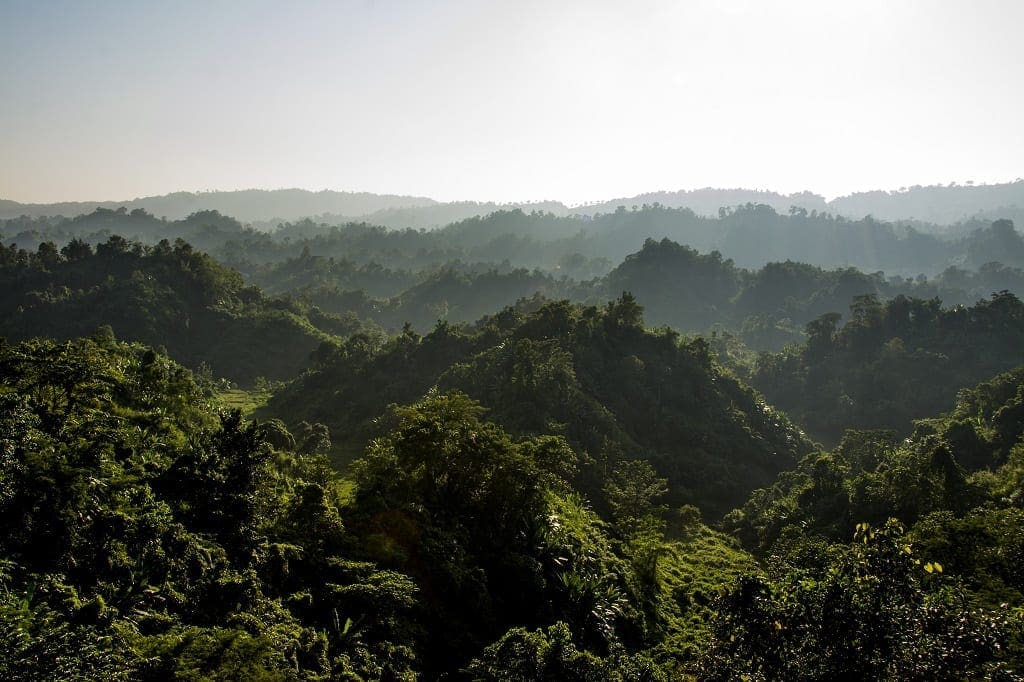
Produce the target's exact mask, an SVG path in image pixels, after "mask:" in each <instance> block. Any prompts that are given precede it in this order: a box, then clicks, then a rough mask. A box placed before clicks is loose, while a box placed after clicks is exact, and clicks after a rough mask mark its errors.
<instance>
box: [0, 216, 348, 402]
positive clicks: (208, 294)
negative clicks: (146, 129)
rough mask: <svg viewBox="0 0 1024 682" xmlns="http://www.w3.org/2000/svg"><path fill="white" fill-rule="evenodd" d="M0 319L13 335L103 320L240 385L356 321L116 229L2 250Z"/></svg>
mask: <svg viewBox="0 0 1024 682" xmlns="http://www.w3.org/2000/svg"><path fill="white" fill-rule="evenodd" d="M310 315H312V318H313V320H315V324H314V321H311V319H310ZM0 320H2V322H0V336H5V337H7V338H8V339H9V340H12V341H14V340H21V339H26V338H30V337H35V336H48V337H52V338H58V339H73V338H77V337H80V336H85V335H89V334H93V333H95V332H96V331H97V330H99V329H101V328H103V329H106V330H107V332H106V333H108V334H110V333H113V334H116V335H117V336H119V337H120V338H122V339H126V340H132V341H141V342H143V343H147V344H150V345H153V346H160V347H164V348H166V349H168V351H169V352H171V353H173V354H174V355H175V356H176V357H177V358H179V359H180V360H181V361H182V362H184V363H185V364H187V365H189V366H191V367H199V366H200V365H204V364H205V365H206V366H208V367H209V369H211V370H212V371H213V372H214V373H215V374H216V375H217V376H218V377H224V378H227V379H230V380H232V381H238V382H242V383H243V384H246V385H251V384H252V383H253V382H254V381H255V380H256V379H257V378H258V377H265V378H267V379H275V380H283V379H288V378H291V377H293V376H295V374H297V373H298V372H300V371H301V370H302V369H303V368H304V367H306V366H307V364H308V363H309V362H310V359H309V358H310V354H311V353H312V352H313V351H315V350H316V349H317V348H318V347H319V346H320V345H321V344H322V343H324V342H325V341H330V340H332V339H333V338H334V335H335V334H346V333H351V332H353V331H355V330H357V329H359V328H360V324H359V322H358V321H357V320H355V319H354V318H353V317H352V316H348V317H340V316H330V315H325V314H320V313H318V312H317V311H314V310H305V309H302V308H301V307H296V306H295V305H292V306H289V305H288V304H287V303H285V302H283V301H275V300H273V299H268V298H266V297H265V296H264V295H263V294H262V293H261V292H260V291H259V290H258V289H256V288H254V287H248V286H245V284H244V282H243V280H242V277H241V275H239V274H238V273H237V272H235V271H234V270H231V269H229V268H225V267H224V266H222V265H220V264H219V263H217V262H216V261H215V260H214V259H213V258H211V257H210V256H208V255H206V254H204V253H202V252H200V251H196V250H195V249H193V248H192V247H191V246H190V245H189V244H187V243H185V242H184V241H180V240H179V241H177V242H176V243H175V244H173V245H171V244H170V243H168V242H167V241H161V242H159V243H158V244H157V245H156V246H152V247H149V246H145V245H143V244H140V243H138V242H134V243H133V242H129V241H127V240H125V239H124V238H122V237H118V236H114V237H111V238H110V239H109V240H107V241H106V242H104V243H102V244H100V245H98V246H97V247H96V249H95V251H94V250H93V249H92V247H90V246H89V245H88V244H86V243H84V242H82V241H77V240H76V241H72V242H70V243H69V244H68V245H66V246H65V247H64V248H63V249H62V250H60V251H58V250H57V248H56V246H55V245H54V244H53V243H52V242H45V243H43V244H42V245H41V246H40V247H39V249H38V250H37V251H36V252H35V253H30V252H27V251H24V250H18V249H14V248H6V249H0Z"/></svg>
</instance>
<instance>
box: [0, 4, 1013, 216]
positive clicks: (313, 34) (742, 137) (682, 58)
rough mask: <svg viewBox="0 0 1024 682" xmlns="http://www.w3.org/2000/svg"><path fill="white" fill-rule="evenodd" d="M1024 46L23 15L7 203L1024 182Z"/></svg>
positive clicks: (16, 45)
mask: <svg viewBox="0 0 1024 682" xmlns="http://www.w3.org/2000/svg"><path fill="white" fill-rule="evenodd" d="M1020 25H1024V4H1022V3H1017V2H1012V1H1011V0H983V1H981V2H961V1H952V0H946V1H942V2H926V1H924V0H910V1H908V2H901V3H892V2H886V1H883V0H864V1H862V2H845V1H844V2H831V3H822V2H819V1H815V0H787V1H785V2H776V3H766V2H755V1H753V0H728V1H725V2H711V1H710V0H699V1H696V2H690V3H676V2H668V1H655V2H650V3H643V4H641V5H638V6H635V7H623V6H620V5H619V4H618V3H612V2H583V0H578V1H571V2H566V3H560V4H558V5H557V6H551V5H550V4H549V3H541V2H520V3H510V2H496V3H489V4H487V5H482V4H478V3H471V2H468V1H466V0H444V1H442V2H438V3H432V4H430V5H429V6H427V5H421V4H419V3H413V2H398V1H396V2H370V1H364V2H349V3H330V2H312V3H307V4H303V5H301V6H295V7H293V6H287V7H285V6H281V5H279V4H277V3H271V2H251V3H243V4H241V5H239V4H230V3H200V2H197V1H195V2H183V3H179V4H176V5H175V6H174V7H167V6H161V5H155V6H153V5H142V4H138V3H119V2H111V1H98V2H95V3H88V4H85V3H73V2H55V3H47V4H45V5H43V4H40V3H27V2H11V3H5V4H4V5H3V6H2V7H0V40H2V44H3V47H2V48H0V49H2V50H3V55H4V58H3V59H2V60H0V90H2V91H3V92H4V93H5V94H7V95H8V96H7V97H5V106H4V107H3V108H2V110H0V150H2V154H0V198H4V199H10V200H14V201H18V202H22V203H56V202H65V201H122V200H128V199H129V198H131V197H146V196H159V195H163V194H167V193H170V192H176V191H234V189H235V188H238V189H248V188H266V189H274V188H309V189H310V191H320V190H321V189H323V188H331V189H335V191H351V192H372V193H377V194H398V195H405V196H417V197H429V198H431V199H434V200H437V201H442V202H447V201H479V202H496V203H517V202H537V201H559V202H562V203H564V204H566V205H579V204H587V203H595V202H600V201H607V200H610V199H615V198H622V197H631V196H635V195H638V194H644V193H649V192H656V191H672V192H674V191H678V190H679V189H682V188H687V189H702V188H709V187H715V188H746V189H761V190H767V191H775V192H778V193H780V194H793V193H796V192H803V191H809V192H813V193H815V194H819V195H821V196H823V197H825V198H826V199H831V198H835V197H838V196H846V195H849V194H852V193H856V192H862V191H870V190H886V191H896V190H898V189H899V188H902V187H909V186H913V185H922V186H928V185H948V184H949V183H950V182H957V183H959V184H966V183H967V182H968V181H973V182H975V183H976V184H998V183H1002V182H1012V181H1014V180H1016V179H1018V178H1020V177H1021V176H1022V175H1024V162H1022V161H1021V160H1022V159H1024V126H1020V124H1019V120H1018V119H1019V114H1018V112H1019V111H1021V110H1022V109H1024V89H1021V88H1020V87H1019V84H1020V83H1021V82H1024V58H1022V56H1021V54H1020V51H1019V50H1018V49H1017V47H1016V35H1015V32H1016V29H1017V27H1019V26H1020ZM190 188H192V189H190ZM665 188H672V189H665ZM107 197H112V198H107Z"/></svg>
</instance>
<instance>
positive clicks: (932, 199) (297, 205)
mask: <svg viewBox="0 0 1024 682" xmlns="http://www.w3.org/2000/svg"><path fill="white" fill-rule="evenodd" d="M645 204H647V205H651V204H660V205H662V206H666V207H668V208H684V209H687V210H690V211H693V212H694V213H696V214H697V215H701V216H708V217H713V216H715V215H717V214H718V212H719V210H720V209H722V208H731V207H734V206H741V205H745V204H761V205H765V206H770V207H771V208H773V209H774V210H775V211H778V212H779V213H786V212H788V211H789V210H790V208H791V207H796V208H797V209H800V210H806V211H809V212H810V211H814V212H817V213H833V214H836V215H841V216H844V217H845V218H848V219H852V220H859V219H861V218H863V217H865V216H869V215H871V216H875V217H876V218H879V219H883V220H894V221H901V220H903V221H906V220H914V221H918V222H921V223H931V224H934V225H938V226H950V225H954V224H956V223H961V222H964V221H968V220H971V219H973V218H981V219H988V220H993V219H995V218H998V217H1010V218H1013V219H1018V218H1019V217H1020V216H1021V211H1024V180H1017V181H1015V182H1009V183H996V184H991V185H974V184H964V185H956V184H951V185H932V186H926V187H922V186H914V187H910V188H903V189H900V190H898V191H884V190H875V191H870V192H856V193H853V194H850V195H847V196H841V197H836V198H835V199H832V200H831V201H826V200H825V199H824V198H823V197H821V196H819V195H817V194H813V193H811V192H798V193H795V194H781V193H778V192H771V191H764V190H750V189H726V188H711V187H706V188H703V189H694V190H680V191H675V192H669V191H657V192H646V193H643V194H638V195H636V196H632V197H621V198H616V199H609V200H606V201H599V202H590V203H584V204H579V205H575V206H572V207H569V206H566V205H564V204H562V203H560V202H557V201H532V202H521V203H516V202H510V203H504V204H502V203H496V202H488V201H482V202H478V201H455V202H438V201H435V200H433V199H428V198H426V197H413V196H398V195H393V194H373V193H369V192H335V191H330V190H323V191H319V192H310V191H307V190H301V189H279V190H255V189H250V190H240V191H213V192H174V193H171V194H165V195H161V196H151V197H141V198H137V199H128V200H122V201H79V202H63V203H55V204H24V203H18V202H16V201H11V200H7V199H0V219H3V218H16V217H19V216H23V215H24V216H31V217H40V216H57V215H64V216H74V215H78V214H80V213H85V212H88V211H91V210H93V209H95V208H97V207H99V208H104V209H116V208H118V207H121V206H124V207H126V209H127V210H129V211H131V210H143V211H147V212H149V213H152V214H154V215H157V216H166V217H168V218H169V219H171V220H178V219H182V218H184V217H186V216H187V215H189V214H191V213H196V212H201V211H219V212H221V213H225V214H228V215H232V216H234V217H236V218H238V219H239V220H243V221H245V222H252V223H264V224H273V222H272V221H279V220H290V221H294V220H301V219H303V218H315V217H322V218H323V219H325V220H332V221H337V222H346V221H350V220H356V221H368V222H371V223H374V224H377V225H385V226H387V227H391V228H396V229H404V228H407V227H411V228H415V229H420V228H433V227H439V226H443V225H447V224H448V223H452V222H457V221H460V220H464V219H466V218H472V217H474V216H482V215H486V214H488V213H491V212H494V211H498V210H508V209H515V208H520V209H524V210H526V211H527V212H529V211H535V210H536V211H542V212H545V213H553V214H556V215H559V216H567V215H572V214H579V215H595V214H598V213H612V212H614V211H615V210H616V209H617V208H618V207H619V206H624V207H626V208H629V207H632V206H641V205H645ZM1000 212H1002V213H1004V214H1007V213H1008V212H1009V213H1010V214H1007V215H1003V216H1000V215H998V214H999V213H1000Z"/></svg>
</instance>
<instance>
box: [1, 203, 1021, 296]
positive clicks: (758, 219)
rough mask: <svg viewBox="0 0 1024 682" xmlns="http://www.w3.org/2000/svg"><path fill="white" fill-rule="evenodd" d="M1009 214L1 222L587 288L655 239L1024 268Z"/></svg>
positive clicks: (35, 232)
mask: <svg viewBox="0 0 1024 682" xmlns="http://www.w3.org/2000/svg"><path fill="white" fill-rule="evenodd" d="M1008 215H1009V216H1011V217H1012V216H1013V215H1015V214H1013V213H1010V214H1007V215H1000V214H998V213H996V214H993V215H992V216H991V217H987V218H985V219H983V220H982V219H977V220H972V221H968V222H965V223H962V224H960V225H958V226H957V229H956V230H955V231H951V232H948V233H942V234H938V233H936V231H935V230H932V229H931V228H934V227H935V226H931V227H929V226H928V225H925V224H920V223H911V222H885V221H880V220H876V219H874V218H871V217H865V218H861V219H858V220H850V219H846V218H842V217H839V216H835V215H832V214H829V213H818V212H815V211H810V212H808V211H806V210H804V209H794V210H793V211H792V212H783V213H780V212H777V211H775V210H774V209H773V208H771V207H770V206H767V205H763V204H745V205H742V206H737V207H732V208H729V209H723V210H722V211H721V212H720V213H719V215H717V216H715V217H704V216H699V215H697V214H696V213H694V212H693V211H690V210H689V209H682V208H668V207H665V206H662V205H659V204H650V205H644V206H641V207H633V209H632V210H627V209H625V208H624V207H619V208H618V209H617V210H615V211H613V212H610V213H605V214H598V215H593V216H589V215H580V214H574V215H568V216H558V215H555V214H552V213H549V212H542V211H537V210H534V211H531V212H524V211H521V210H518V209H515V210H501V211H495V212H493V213H488V214H487V215H484V216H481V217H473V218H469V219H466V220H462V221H458V222H454V223H451V224H448V225H446V226H445V227H443V228H440V229H437V230H432V231H425V230H413V229H401V230H392V229H388V228H385V227H382V226H379V225H373V224H372V223H367V222H334V223H329V222H324V221H313V220H303V221H298V222H291V223H281V224H279V225H278V226H277V227H275V228H274V229H272V230H270V231H263V230H257V229H254V228H252V227H251V226H243V225H242V224H241V223H239V222H238V221H237V220H235V219H234V218H231V217H228V216H225V215H223V214H220V213H218V212H215V211H206V212H197V213H193V214H190V215H189V216H188V217H186V218H183V219H180V220H165V219H160V218H157V217H155V216H154V215H153V214H150V213H147V212H145V211H143V210H141V209H136V210H133V211H127V210H126V209H124V208H121V209H118V210H109V209H97V210H96V211H94V212H92V213H89V214H84V215H80V216H76V217H75V218H60V217H48V218H31V217H22V218H15V219H10V220H5V221H0V238H2V240H3V242H4V243H5V244H11V243H13V244H16V245H17V246H19V247H20V248H24V249H28V250H34V249H35V248H37V247H38V245H39V244H41V243H42V242H45V241H53V242H54V243H56V244H58V245H63V244H66V243H67V242H68V241H70V240H71V239H73V238H77V239H82V240H83V241H87V242H89V243H91V244H96V243H99V242H102V241H105V240H106V239H107V238H108V237H109V236H110V235H111V234H117V235H120V236H123V237H125V238H127V239H133V240H138V241H143V242H146V243H148V244H155V243H157V242H158V241H160V240H161V239H168V240H171V241H173V240H175V239H177V238H182V239H185V240H186V241H188V242H190V243H192V244H194V245H195V246H197V247H199V248H202V249H204V250H206V251H208V252H209V253H210V254H211V255H213V256H214V257H216V258H218V259H220V260H222V261H224V262H225V263H227V264H228V265H231V266H232V267H235V268H237V269H239V270H241V271H243V272H246V273H252V274H254V275H255V273H257V272H258V271H259V270H260V269H261V268H264V267H266V266H268V265H271V264H276V263H280V262H283V261H285V260H288V259H290V258H296V257H298V256H300V255H301V254H302V253H303V252H304V251H309V252H311V253H313V254H316V255H317V256H322V257H325V258H335V259H336V260H346V261H350V262H352V263H354V264H356V265H368V264H376V265H378V266H380V267H383V268H386V269H390V270H405V271H423V270H431V271H433V270H437V269H438V268H440V267H444V266H446V265H451V264H453V263H459V264H461V265H462V266H463V267H472V268H475V269H481V268H486V267H513V268H515V267H522V268H528V269H540V270H543V271H545V272H548V273H550V274H552V275H554V276H562V275H566V276H568V277H571V278H575V279H583V278H589V277H593V276H597V275H601V274H605V273H606V272H608V270H610V269H611V267H612V266H613V265H614V264H615V263H617V262H620V261H621V260H622V259H624V258H625V257H626V256H627V255H628V254H631V253H634V252H636V251H637V250H639V249H640V248H641V247H642V246H643V244H644V241H645V240H647V239H655V240H661V239H663V238H667V239H669V240H672V241H675V242H677V243H680V244H684V245H687V246H688V247H690V248H693V249H696V250H698V251H700V252H704V253H706V252H710V251H713V250H717V251H719V252H720V253H722V254H723V256H724V257H727V258H729V259H731V260H732V261H733V262H734V263H736V265H738V266H740V267H744V268H753V269H756V268H760V267H762V266H764V265H765V264H766V263H770V262H782V261H786V260H792V261H798V262H804V263H808V264H810V265H815V266H818V267H823V268H838V267H842V268H846V267H856V268H860V269H862V270H864V271H865V272H875V271H884V272H885V273H887V274H888V275H890V276H892V275H899V276H904V277H907V276H909V277H917V276H918V275H921V274H925V275H929V276H933V275H936V274H938V273H940V272H942V271H944V270H946V269H947V268H950V267H957V268H967V269H970V270H975V269H978V268H981V267H983V266H985V265H986V264H988V263H991V262H998V263H1002V264H1003V265H1004V266H1010V267H1022V266H1024V241H1022V239H1021V236H1020V234H1019V233H1018V232H1017V231H1016V230H1015V228H1014V223H1013V221H1012V220H1011V219H1008Z"/></svg>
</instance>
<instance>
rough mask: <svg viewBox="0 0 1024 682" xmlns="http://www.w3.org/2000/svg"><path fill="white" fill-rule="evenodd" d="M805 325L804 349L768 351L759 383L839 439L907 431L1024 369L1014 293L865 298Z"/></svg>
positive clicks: (795, 414) (1022, 309)
mask: <svg viewBox="0 0 1024 682" xmlns="http://www.w3.org/2000/svg"><path fill="white" fill-rule="evenodd" d="M850 310H851V315H850V319H849V321H848V322H847V323H846V324H845V325H842V326H840V325H839V318H840V316H839V315H838V314H837V313H829V314H826V315H823V316H821V317H819V318H818V319H816V320H814V321H813V322H811V323H810V324H808V325H807V333H808V338H807V341H806V342H805V343H804V344H802V345H801V346H794V347H790V348H787V349H786V350H784V351H782V352H781V353H778V354H767V353H766V354H762V355H760V356H759V357H758V360H757V367H756V369H755V371H754V372H753V374H752V376H751V379H750V380H751V382H752V383H753V385H754V386H755V387H757V388H758V389H759V390H760V391H761V392H763V393H764V395H765V396H766V397H767V399H768V401H769V402H771V403H772V404H773V405H776V406H778V407H780V408H781V409H782V410H784V411H785V412H786V413H787V414H789V415H790V416H791V417H792V418H793V419H794V420H795V421H796V422H797V423H798V424H800V425H801V426H803V427H804V428H806V429H807V431H808V433H809V434H810V435H811V436H812V437H814V438H819V439H822V440H824V441H825V442H830V443H836V442H837V441H838V440H839V437H840V436H841V434H842V433H843V431H844V430H845V429H848V428H854V429H892V430H894V431H896V432H897V433H901V434H905V433H907V432H908V431H909V429H910V427H911V422H912V420H914V419H921V418H923V417H927V416H929V415H934V414H938V413H940V412H944V411H947V410H949V409H951V408H952V407H953V405H954V401H955V400H956V399H957V395H958V391H959V390H960V389H964V388H968V387H970V386H972V385H974V384H975V383H977V382H979V381H982V380H984V379H986V378H987V377H991V376H993V375H994V374H997V373H999V372H1002V371H1006V370H1008V369H1011V368H1013V367H1016V366H1017V365H1019V364H1022V363H1024V303H1021V301H1020V299H1018V298H1017V297H1016V296H1014V295H1013V294H1011V293H1009V292H1002V293H997V294H993V295H992V296H991V297H990V298H988V299H986V300H983V301H980V302H978V303H977V304H976V305H973V306H969V307H965V306H955V307H950V308H943V307H941V304H940V301H938V300H937V299H933V300H922V299H912V298H906V297H904V296H897V297H896V298H894V299H892V300H890V301H888V302H885V303H882V302H880V301H879V300H878V298H877V297H875V296H861V297H858V298H857V299H856V300H855V301H854V303H853V304H852V305H851V307H850Z"/></svg>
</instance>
